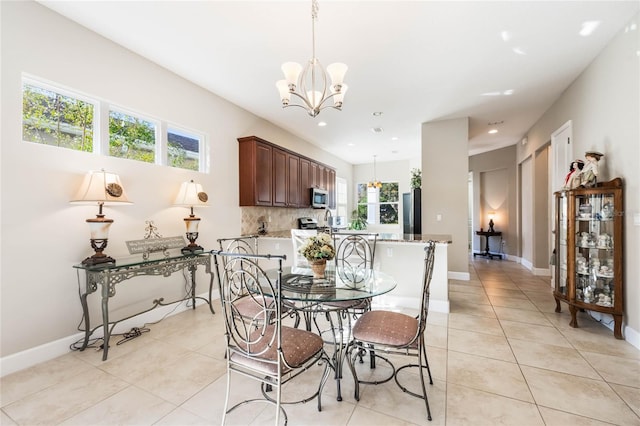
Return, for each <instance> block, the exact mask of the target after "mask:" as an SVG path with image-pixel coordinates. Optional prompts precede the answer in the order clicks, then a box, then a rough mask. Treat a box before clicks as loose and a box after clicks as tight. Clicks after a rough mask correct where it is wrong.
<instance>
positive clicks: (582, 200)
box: [553, 178, 624, 339]
mask: <svg viewBox="0 0 640 426" xmlns="http://www.w3.org/2000/svg"><path fill="white" fill-rule="evenodd" d="M554 196H555V208H556V241H555V271H554V291H553V295H554V297H555V299H556V312H560V309H561V307H560V302H564V303H567V304H568V305H569V312H570V313H571V321H570V323H569V325H571V326H572V327H578V321H577V318H576V314H577V311H578V310H587V311H593V312H600V313H603V314H609V315H612V316H613V320H614V327H613V332H614V336H615V337H616V338H617V339H622V338H623V336H622V315H623V306H624V303H623V294H624V286H623V284H624V281H623V270H624V267H623V264H622V261H623V259H624V257H623V253H622V250H623V248H622V235H623V232H622V227H623V213H624V207H623V198H622V179H620V178H616V179H613V180H612V181H610V182H603V183H598V184H597V186H596V187H594V188H579V189H573V190H567V191H559V192H556V193H555V194H554Z"/></svg>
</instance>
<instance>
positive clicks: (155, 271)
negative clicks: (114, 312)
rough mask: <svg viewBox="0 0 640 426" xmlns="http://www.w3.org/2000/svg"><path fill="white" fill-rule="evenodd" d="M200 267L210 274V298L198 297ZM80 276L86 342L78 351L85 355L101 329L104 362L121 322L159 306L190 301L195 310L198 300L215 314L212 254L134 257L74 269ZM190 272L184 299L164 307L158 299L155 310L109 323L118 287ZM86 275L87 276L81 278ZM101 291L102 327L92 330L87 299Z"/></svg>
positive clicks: (95, 327)
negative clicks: (143, 277) (137, 280)
mask: <svg viewBox="0 0 640 426" xmlns="http://www.w3.org/2000/svg"><path fill="white" fill-rule="evenodd" d="M198 266H204V267H205V272H206V273H207V274H209V277H210V278H209V297H208V299H207V298H204V297H200V296H196V270H197V269H198ZM73 267H74V268H75V269H76V272H77V275H78V287H79V291H80V303H81V304H82V324H83V326H84V327H83V331H84V333H85V335H84V342H83V343H82V346H81V347H80V348H79V350H81V351H83V350H85V349H86V348H87V346H88V343H89V337H90V336H91V334H93V332H94V331H95V330H97V329H98V328H100V327H102V328H103V332H104V344H103V352H102V360H103V361H106V359H107V356H108V353H109V338H110V337H111V333H112V331H113V328H114V327H115V326H116V324H118V323H119V322H122V321H124V320H127V319H129V318H132V317H134V316H136V315H140V314H143V313H145V312H149V311H151V310H152V309H155V308H157V307H158V306H165V305H170V304H173V303H177V302H182V301H186V300H191V302H192V308H193V309H195V308H196V299H201V300H204V301H205V302H206V303H207V304H208V305H209V309H210V310H211V313H212V314H215V311H214V309H213V305H212V302H211V295H212V291H213V273H212V271H211V256H210V254H209V252H205V253H194V254H191V253H189V254H182V253H177V254H170V255H169V256H165V257H161V258H157V259H143V257H142V255H139V256H131V257H126V258H120V259H116V262H115V263H102V264H98V265H84V264H77V265H73ZM185 269H186V270H187V271H189V274H190V286H189V290H188V293H187V294H186V295H185V297H184V298H182V299H179V300H175V301H173V302H168V303H165V302H164V299H163V298H159V299H155V300H154V301H153V306H152V307H151V308H149V309H147V310H144V311H142V312H138V313H136V314H134V315H131V316H129V317H127V318H122V319H120V320H117V321H114V322H110V320H109V299H110V298H112V297H114V296H115V295H116V285H118V284H120V283H122V282H124V281H127V280H130V279H132V278H135V277H137V276H140V275H159V276H163V277H169V276H170V275H171V274H173V273H174V272H178V271H182V270H185ZM82 271H84V274H82ZM83 275H84V289H83V286H82V281H83V280H82V278H81V277H82V276H83ZM98 287H100V289H101V295H102V324H100V325H97V326H94V327H93V328H91V320H90V318H89V307H88V304H87V297H88V296H89V294H91V293H94V292H96V291H97V290H98Z"/></svg>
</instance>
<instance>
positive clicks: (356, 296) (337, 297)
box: [267, 262, 397, 305]
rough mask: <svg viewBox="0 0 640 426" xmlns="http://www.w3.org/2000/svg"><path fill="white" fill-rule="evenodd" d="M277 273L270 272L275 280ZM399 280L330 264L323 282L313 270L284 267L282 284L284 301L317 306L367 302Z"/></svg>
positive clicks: (376, 273) (370, 270) (379, 273)
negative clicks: (346, 302)
mask: <svg viewBox="0 0 640 426" xmlns="http://www.w3.org/2000/svg"><path fill="white" fill-rule="evenodd" d="M277 273H278V271H277V270H270V271H267V276H268V277H269V278H271V279H275V278H276V276H277ZM396 285H397V283H396V280H395V279H394V278H393V277H392V276H390V275H388V274H385V273H384V272H380V271H377V270H375V269H370V268H352V267H341V266H338V267H337V266H336V265H335V263H333V262H328V263H327V269H326V271H325V273H324V278H314V277H313V272H312V271H311V269H310V268H301V267H290V266H288V267H283V268H282V283H281V284H280V289H281V295H282V298H283V299H286V300H289V301H292V302H306V303H305V304H311V305H313V304H318V303H326V302H345V301H354V302H355V301H358V300H363V299H368V298H371V297H375V296H380V295H382V294H385V293H388V292H390V291H391V290H393V289H394V288H395V287H396Z"/></svg>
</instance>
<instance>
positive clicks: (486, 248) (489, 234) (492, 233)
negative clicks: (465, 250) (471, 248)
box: [473, 231, 502, 259]
mask: <svg viewBox="0 0 640 426" xmlns="http://www.w3.org/2000/svg"><path fill="white" fill-rule="evenodd" d="M476 235H480V236H481V237H484V238H485V244H484V251H482V252H480V253H473V257H476V256H485V257H488V258H489V259H493V258H494V257H498V258H500V259H502V254H500V253H491V252H490V251H489V237H500V239H502V232H499V231H498V232H496V231H476Z"/></svg>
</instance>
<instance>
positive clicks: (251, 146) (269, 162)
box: [238, 137, 273, 206]
mask: <svg viewBox="0 0 640 426" xmlns="http://www.w3.org/2000/svg"><path fill="white" fill-rule="evenodd" d="M238 142H239V149H238V151H239V159H240V162H239V181H240V182H239V186H240V206H271V205H273V196H272V186H273V146H272V145H271V144H269V143H265V142H266V141H262V140H260V139H258V138H253V137H251V138H240V139H238Z"/></svg>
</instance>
